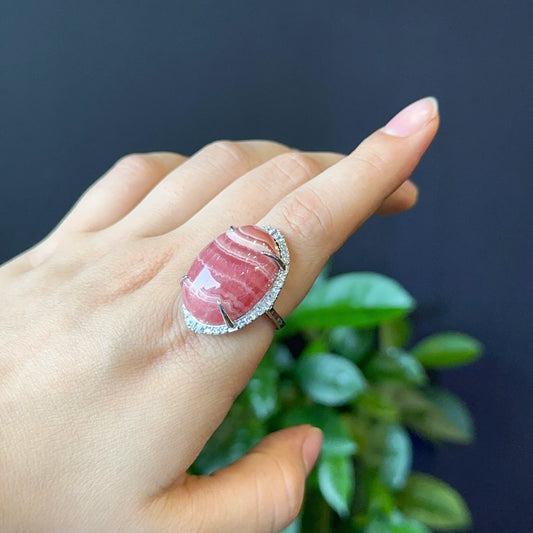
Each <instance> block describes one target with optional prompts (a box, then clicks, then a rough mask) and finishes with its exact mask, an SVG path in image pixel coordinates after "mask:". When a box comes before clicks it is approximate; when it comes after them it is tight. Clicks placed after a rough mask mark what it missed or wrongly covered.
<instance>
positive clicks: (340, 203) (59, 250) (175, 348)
mask: <svg viewBox="0 0 533 533" xmlns="http://www.w3.org/2000/svg"><path fill="white" fill-rule="evenodd" d="M437 127H438V112H437V108H436V105H435V103H434V102H433V100H431V99H425V100H422V101H420V102H418V103H417V104H413V105H412V106H410V108H407V110H404V111H403V112H402V113H401V114H400V115H398V116H397V117H396V118H395V119H393V120H392V121H391V122H390V123H389V124H388V125H387V126H386V127H385V128H384V129H382V130H378V131H377V132H375V133H374V134H373V135H371V136H370V137H368V138H367V139H366V140H365V141H363V143H361V145H360V146H359V147H358V148H357V149H356V150H355V151H354V152H353V153H351V154H350V155H348V156H346V157H345V156H342V155H340V154H334V153H302V152H298V151H295V150H292V149H289V148H287V147H286V146H283V145H281V144H277V143H274V142H268V141H246V142H217V143H214V144H211V145H208V146H207V147H205V148H204V149H202V150H201V151H199V152H198V153H196V154H195V155H194V156H192V157H191V158H190V159H186V158H185V157H183V156H181V155H177V154H171V153H155V154H148V155H131V156H127V157H125V158H123V159H121V160H120V161H119V162H118V163H117V164H116V165H115V166H114V167H113V168H112V169H111V170H110V171H109V172H108V173H107V174H106V175H105V176H104V177H102V178H101V179H100V180H99V181H97V182H96V183H95V184H94V185H93V186H92V187H91V188H90V189H89V190H88V191H87V192H86V193H85V194H84V195H83V196H82V198H81V199H80V201H79V202H78V203H77V205H76V206H75V207H74V208H73V210H72V211H71V213H70V214H69V215H68V216H67V217H66V218H65V219H64V220H63V222H62V223H61V224H60V225H59V226H58V227H57V228H56V230H55V231H54V232H52V233H51V234H50V235H49V236H48V237H47V238H46V239H45V240H44V241H43V242H41V243H40V244H38V245H37V246H35V247H34V248H33V249H31V250H29V251H27V252H26V253H24V254H22V255H20V256H19V257H17V258H15V259H14V260H12V261H11V262H9V263H7V264H5V265H4V266H3V267H2V268H1V269H0V301H1V302H2V306H1V309H0V332H1V334H0V479H1V483H0V530H1V531H2V532H5V533H7V532H25V533H29V532H39V533H44V532H52V533H57V532H67V531H68V532H84V533H86V532H93V531H101V532H106V533H108V532H110V531H114V532H115V531H116V532H118V531H128V532H130V531H143V532H144V531H147V532H156V531H157V532H159V531H169V532H170V531H172V532H187V533H191V532H197V531H198V532H199V531H202V532H217V533H220V532H236V531H239V532H240V531H242V532H256V531H257V532H263V531H264V532H267V531H279V530H281V529H282V528H283V527H285V526H287V525H288V524H289V523H290V522H291V521H292V520H293V519H294V518H295V516H296V515H297V513H298V511H299V508H300V505H301V501H302V495H303V489H304V481H305V477H306V475H307V474H308V472H309V470H310V469H311V468H312V466H313V464H314V462H315V460H316V457H317V455H318V453H319V449H320V444H321V434H320V431H319V430H317V429H315V428H311V427H310V426H299V427H295V428H290V429H287V430H283V431H279V432H277V433H275V434H272V435H270V436H268V437H267V438H266V439H264V440H263V441H262V442H261V443H260V444H259V445H258V446H257V447H256V448H254V449H253V450H252V451H251V452H250V453H249V454H248V455H246V456H245V457H244V458H242V459H241V460H240V461H238V462H237V463H235V464H234V465H232V466H230V467H228V468H225V469H224V470H221V471H220V472H218V473H216V474H215V475H213V476H210V477H194V476H191V475H189V474H187V473H186V471H187V469H188V468H189V466H190V465H191V463H192V462H193V461H194V459H195V458H196V457H197V455H198V453H199V452H200V450H201V449H202V447H203V446H204V444H205V442H206V441H207V439H208V438H209V437H210V435H211V434H212V433H213V432H214V430H215V429H216V428H217V426H218V425H219V424H220V423H221V421H222V420H223V418H224V416H225V415H226V413H227V412H228V410H229V408H230V407H231V405H232V403H233V401H234V399H235V397H236V396H237V395H238V394H239V392H240V391H241V390H242V389H243V388H244V386H245V385H246V383H247V381H248V380H249V378H250V377H251V375H252V373H253V372H254V370H255V368H256V366H257V364H258V363H259V361H260V359H261V357H262V356H263V354H264V353H265V351H266V349H267V348H268V346H269V343H270V342H271V340H272V336H273V332H274V330H273V327H272V324H271V323H270V321H269V320H268V319H267V318H265V317H261V318H259V319H258V320H256V321H255V322H254V323H253V324H251V325H249V326H247V327H245V328H244V329H242V330H240V331H238V332H235V333H231V334H228V335H221V336H207V335H196V334H194V333H192V332H190V331H189V330H188V329H187V328H186V326H185V325H184V321H183V315H182V312H181V306H180V285H179V279H180V277H181V275H182V274H184V273H185V272H187V270H188V268H189V266H190V264H191V263H192V261H193V260H194V258H195V257H196V255H197V254H198V252H199V251H200V250H201V249H202V248H203V247H204V246H205V245H206V244H208V243H209V242H210V241H212V240H213V239H214V238H215V237H216V236H217V235H219V234H220V233H221V232H223V231H225V230H226V229H227V228H228V227H229V226H230V225H231V224H233V225H235V226H238V225H244V224H256V223H257V224H259V225H269V226H273V227H275V228H278V229H280V230H281V232H282V233H283V234H284V235H285V237H286V239H287V244H288V247H289V250H290V253H291V269H290V272H289V276H288V279H287V282H286V284H285V286H284V288H283V289H282V291H281V294H280V297H279V299H278V301H277V303H276V309H277V311H278V312H280V314H282V315H283V316H286V315H288V314H289V313H290V312H291V310H292V309H294V307H295V306H296V305H297V304H298V303H299V302H300V301H301V300H302V298H303V297H304V296H305V294H306V293H307V291H308V290H309V288H310V287H311V285H312V283H313V281H314V280H315V278H316V276H317V275H318V273H319V272H320V270H321V269H322V267H323V265H324V263H325V262H326V261H327V260H328V258H329V257H330V255H331V254H332V253H333V252H334V251H335V250H337V248H339V247H340V246H341V245H342V243H343V242H344V241H345V240H346V239H347V237H348V236H349V235H350V234H351V233H352V232H353V231H354V230H356V229H357V228H358V227H359V226H360V225H361V224H362V223H363V222H364V221H365V220H366V219H367V218H368V217H369V216H371V215H372V214H373V213H374V212H376V211H377V212H380V213H384V214H391V213H396V212H400V211H403V210H405V209H408V208H409V207H411V206H412V205H413V204H414V203H415V201H416V187H415V186H414V185H413V184H412V183H411V182H409V181H406V180H407V179H408V177H409V175H410V174H411V172H412V171H413V169H414V168H415V166H416V164H417V163H418V161H419V159H420V157H421V156H422V154H423V153H424V151H425V150H426V148H427V147H428V145H429V144H430V142H431V140H432V139H433V136H434V135H435V133H436V131H437Z"/></svg>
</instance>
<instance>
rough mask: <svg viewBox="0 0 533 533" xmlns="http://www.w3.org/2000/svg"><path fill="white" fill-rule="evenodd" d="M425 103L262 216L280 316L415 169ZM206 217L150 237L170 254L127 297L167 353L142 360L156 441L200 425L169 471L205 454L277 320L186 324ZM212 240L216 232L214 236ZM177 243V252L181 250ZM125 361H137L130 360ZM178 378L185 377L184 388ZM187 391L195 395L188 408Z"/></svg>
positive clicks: (163, 462) (428, 135) (426, 133)
mask: <svg viewBox="0 0 533 533" xmlns="http://www.w3.org/2000/svg"><path fill="white" fill-rule="evenodd" d="M422 105H423V110H424V109H425V111H424V113H425V114H422V118H425V120H424V122H423V124H420V127H419V129H418V130H417V131H416V132H413V133H412V134H411V135H409V136H406V137H400V136H397V135H396V136H395V135H392V134H390V133H386V132H385V131H383V130H379V131H378V132H376V133H374V134H373V135H371V136H370V137H369V138H368V139H366V140H365V141H363V143H361V145H360V146H359V147H358V148H357V149H356V150H355V151H354V152H353V153H352V154H350V155H349V156H348V157H346V158H344V159H342V160H341V161H340V162H338V163H337V164H335V165H333V166H331V167H330V168H328V169H327V170H326V171H324V172H323V173H322V174H320V175H319V176H317V177H316V178H314V179H312V180H310V181H307V182H306V183H304V184H303V185H301V186H300V187H298V188H297V189H296V190H294V191H293V192H291V193H290V194H289V195H288V196H287V197H285V198H284V199H282V200H281V201H279V202H278V203H277V204H276V205H275V206H274V207H273V208H272V209H271V210H270V211H269V213H268V214H267V215H266V216H264V217H263V218H262V219H261V220H259V221H258V223H259V224H260V225H269V226H272V227H276V228H278V229H279V230H280V231H281V233H283V234H284V235H285V237H286V241H287V244H288V248H289V250H290V254H291V266H290V271H289V275H288V278H287V281H286V283H285V285H284V287H283V289H282V291H281V293H280V296H279V298H278V301H277V302H276V310H277V311H278V312H279V313H281V315H282V316H287V315H288V314H289V313H290V312H291V311H292V310H293V309H294V307H296V305H297V304H298V303H299V302H300V301H301V300H302V299H303V297H304V296H305V294H306V293H307V291H308V290H309V289H310V287H311V286H312V284H313V282H314V280H315V279H316V276H317V275H318V274H319V272H320V270H321V269H322V267H323V265H324V263H325V262H326V261H327V260H328V258H329V257H330V255H331V254H332V253H333V252H334V251H335V250H336V249H337V248H338V247H339V246H340V245H341V244H342V242H344V240H345V239H346V238H347V237H348V236H349V235H350V234H351V232H352V231H353V230H354V229H356V228H357V227H358V226H359V225H361V224H362V223H363V222H364V220H366V219H367V218H368V217H369V216H370V215H371V214H372V213H373V212H374V211H375V210H376V209H377V208H378V207H379V206H380V205H381V204H382V203H383V201H384V200H385V199H386V198H387V197H389V196H390V195H391V194H392V192H393V191H395V190H396V189H398V187H400V185H401V184H402V183H403V182H404V181H405V180H407V178H408V177H409V175H410V174H411V172H412V171H413V169H414V168H415V166H416V164H417V163H418V161H419V159H420V158H421V156H422V154H423V153H424V151H425V150H426V148H427V147H428V145H429V143H430V142H431V140H432V138H433V137H434V135H435V133H436V130H437V126H438V115H437V111H436V108H435V107H434V104H432V103H431V101H430V102H425V103H424V102H423V103H422ZM430 110H432V112H431V114H430ZM415 111H416V110H415ZM201 222H202V221H199V225H198V227H197V228H196V229H195V228H192V229H191V228H189V231H188V232H187V233H186V234H183V233H180V230H178V231H177V232H173V233H169V234H167V235H164V236H161V237H158V238H157V239H155V241H156V242H154V240H153V239H152V240H150V243H149V244H150V245H151V246H154V250H153V251H151V252H150V253H146V254H145V255H149V256H151V257H155V256H156V255H157V250H159V249H161V251H160V252H159V255H161V256H164V262H162V264H164V265H165V266H164V267H163V268H162V269H161V270H160V271H159V272H158V275H157V277H156V278H155V279H154V283H147V284H146V285H144V287H143V290H142V291H137V293H136V294H134V295H132V296H133V297H134V300H131V299H130V301H129V303H128V309H131V310H136V309H140V308H141V307H143V306H144V307H145V308H146V302H150V306H151V307H150V308H151V309H156V310H157V313H152V314H151V315H150V319H152V318H151V317H153V319H152V320H154V321H153V322H152V323H151V324H150V323H149V322H150V319H149V320H148V321H147V320H146V316H144V318H143V321H142V323H141V322H139V331H141V332H142V331H154V332H156V333H157V334H156V335H154V338H153V340H152V342H153V343H154V346H156V348H155V351H156V352H159V353H161V354H163V355H162V356H161V357H160V358H159V360H161V359H162V360H163V361H164V362H162V363H161V364H158V365H154V364H153V360H152V361H151V362H147V363H145V364H148V365H150V373H151V377H150V379H151V380H152V381H151V383H152V386H151V390H152V391H153V394H152V396H151V397H150V405H151V406H152V409H153V413H154V415H153V421H152V423H154V424H155V423H158V424H159V427H160V433H159V438H161V440H162V441H165V442H176V441H178V440H179V439H182V438H183V437H182V435H181V433H180V430H179V428H177V427H176V425H175V423H174V421H175V420H179V421H180V424H181V426H183V425H194V427H195V428H196V438H197V440H196V441H195V442H191V441H189V442H188V443H186V444H185V443H184V446H186V447H187V446H188V448H187V450H188V452H187V454H184V455H183V456H182V457H181V458H180V460H179V461H178V460H177V459H176V458H175V457H173V456H172V454H170V453H169V454H168V455H166V456H165V457H164V458H163V457H162V456H161V455H160V456H159V458H158V459H159V460H160V463H159V467H160V468H162V469H163V470H166V471H168V472H178V471H180V468H183V467H184V466H185V468H187V467H188V464H190V463H188V461H192V460H193V459H194V457H195V456H196V454H197V453H199V451H200V449H201V447H202V446H203V444H204V443H205V441H206V440H207V438H208V437H209V435H210V434H211V433H212V432H213V431H214V430H215V428H216V427H217V426H218V425H219V424H220V422H221V421H222V419H223V418H224V416H225V415H226V413H227V412H228V410H229V408H230V406H231V404H232V403H233V401H234V399H235V397H236V396H237V395H238V394H239V393H240V392H241V390H242V389H243V388H244V386H245V385H246V383H247V381H248V380H249V378H250V377H251V375H252V374H253V372H254V370H255V368H256V367H257V364H258V363H259V361H260V359H261V357H262V355H263V354H264V353H265V351H266V349H267V348H268V345H269V343H270V342H271V340H272V337H273V328H272V324H271V323H270V322H269V320H268V319H267V318H264V317H263V318H260V319H258V320H256V321H255V322H254V323H253V324H251V325H249V326H247V327H245V328H244V329H242V330H239V331H237V332H235V333H232V334H229V335H221V336H211V335H197V334H194V333H192V332H191V331H190V330H188V329H187V327H186V326H185V321H184V316H183V313H182V311H181V301H182V300H181V297H180V288H179V285H178V283H177V280H178V279H179V278H180V276H181V275H182V274H184V273H186V272H187V269H188V267H189V266H190V264H191V263H192V261H193V260H194V258H195V257H196V255H197V253H198V252H199V251H200V249H201V248H202V247H203V246H204V245H205V244H206V242H205V238H206V237H205V235H202V227H201ZM205 223H206V224H208V223H209V221H208V220H206V221H205ZM198 235H201V238H198ZM213 237H216V233H215V234H213V235H211V236H210V239H212V238H213ZM176 243H179V253H176V252H175V250H176ZM173 251H174V252H173ZM169 257H171V259H170V260H169V259H168V258H169ZM134 274H135V272H132V275H134ZM132 312H133V311H132ZM139 320H141V319H140V318H139ZM176 347H179V348H180V349H179V352H178V351H177V349H176ZM139 353H144V352H143V351H142V350H139ZM178 353H179V357H176V356H177V354H178ZM128 364H130V365H131V364H132V362H131V360H129V361H128ZM141 364H142V363H141ZM184 374H185V375H186V376H187V379H186V380H185V381H184V380H183V375H184ZM176 382H179V383H181V385H180V388H179V389H177V388H176V386H175V383H176ZM182 397H186V398H191V399H194V400H191V402H192V403H191V402H189V403H187V405H184V404H183V402H182V401H180V398H182ZM184 463H185V464H184ZM187 463H188V464H187ZM152 470H154V469H153V468H152Z"/></svg>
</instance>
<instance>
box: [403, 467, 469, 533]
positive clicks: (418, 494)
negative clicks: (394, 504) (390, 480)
mask: <svg viewBox="0 0 533 533" xmlns="http://www.w3.org/2000/svg"><path fill="white" fill-rule="evenodd" d="M398 503H399V505H400V509H401V510H402V511H403V512H404V513H405V514H406V515H407V516H410V517H411V518H413V519H415V520H419V521H420V522H422V523H424V524H426V525H427V526H429V527H431V528H435V529H438V530H440V531H456V530H464V529H467V528H468V527H469V526H470V524H471V517H470V512H469V511H468V507H467V506H466V504H465V502H464V500H463V498H462V497H461V496H460V494H459V493H458V492H457V491H456V490H454V489H453V488H452V487H450V486H449V485H448V484H447V483H445V482H444V481H441V480H439V479H436V478H434V477H432V476H429V475H427V474H420V473H415V474H411V476H410V477H409V480H408V482H407V486H406V487H405V489H404V490H403V491H402V492H401V493H400V495H399V497H398Z"/></svg>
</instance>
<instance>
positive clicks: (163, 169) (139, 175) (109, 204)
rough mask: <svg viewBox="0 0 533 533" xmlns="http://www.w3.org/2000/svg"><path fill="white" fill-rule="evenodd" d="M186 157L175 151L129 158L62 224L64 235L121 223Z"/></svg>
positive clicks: (101, 180) (83, 200) (84, 195)
mask: <svg viewBox="0 0 533 533" xmlns="http://www.w3.org/2000/svg"><path fill="white" fill-rule="evenodd" d="M185 160H186V158H185V157H184V156H182V155H179V154H175V153H171V152H152V153H148V154H130V155H127V156H125V157H123V158H121V159H119V161H117V163H115V165H113V167H112V168H111V169H110V170H109V171H108V172H106V173H105V174H104V175H103V176H102V177H101V178H100V179H99V180H98V181H96V182H95V183H94V184H93V185H92V186H91V187H90V188H89V189H88V190H87V191H86V192H85V193H84V194H83V196H82V197H81V198H80V199H79V201H78V202H77V204H76V205H75V206H74V207H73V208H72V210H71V211H70V213H69V214H67V216H66V217H65V219H64V220H63V221H62V222H61V223H60V225H59V227H58V230H59V231H60V232H76V231H98V230H101V229H104V228H106V227H108V226H111V225H112V224H114V223H116V222H117V221H119V220H120V219H121V218H122V217H124V216H125V215H126V214H127V213H129V212H130V211H131V210H132V209H133V208H134V207H135V206H136V205H137V204H138V203H139V202H140V201H141V200H142V199H143V198H144V197H145V196H146V194H148V192H149V191H150V190H151V189H152V188H153V187H154V186H155V185H156V184H157V183H158V182H159V181H161V180H162V179H163V178H164V177H165V176H166V175H167V174H168V173H169V172H170V171H171V170H173V169H175V168H176V167H179V166H180V165H181V164H182V163H183V162H184V161H185Z"/></svg>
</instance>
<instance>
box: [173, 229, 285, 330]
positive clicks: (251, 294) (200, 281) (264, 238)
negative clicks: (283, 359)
mask: <svg viewBox="0 0 533 533" xmlns="http://www.w3.org/2000/svg"><path fill="white" fill-rule="evenodd" d="M262 252H267V253H270V254H274V255H277V256H279V251H278V248H277V246H276V243H275V241H274V239H273V238H272V237H271V236H270V235H269V234H268V233H267V232H266V231H265V230H264V229H263V228H260V227H258V226H240V227H238V228H235V229H232V230H228V231H227V232H226V233H223V234H222V235H219V236H218V237H217V238H216V239H215V240H214V241H213V242H211V243H210V244H208V245H207V246H206V247H205V248H204V249H203V250H202V251H201V252H200V253H199V254H198V257H197V258H196V259H195V261H194V263H193V264H192V265H191V268H190V269H189V272H187V277H186V278H185V280H184V281H183V285H182V291H183V292H182V297H183V303H184V305H185V307H186V308H187V310H188V311H189V312H190V313H191V314H192V315H193V316H194V317H195V318H196V319H197V320H199V321H200V322H203V323H204V324H208V325H211V326H217V325H222V324H224V317H223V316H222V314H221V312H220V309H219V306H218V302H220V303H221V304H222V305H223V307H224V309H225V310H226V313H227V314H228V316H229V318H230V319H231V320H232V321H233V322H235V321H236V320H237V319H238V318H239V317H241V316H243V315H244V314H246V313H247V312H248V311H250V310H251V309H252V308H253V307H254V306H255V305H256V304H257V303H258V302H259V301H260V300H261V299H262V298H263V297H264V296H265V295H266V293H267V292H268V291H269V289H270V288H271V287H272V285H273V283H274V280H275V279H276V276H277V274H278V270H279V266H278V265H277V264H276V262H275V261H274V260H273V259H272V258H269V257H267V256H266V255H264V254H263V253H262Z"/></svg>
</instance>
